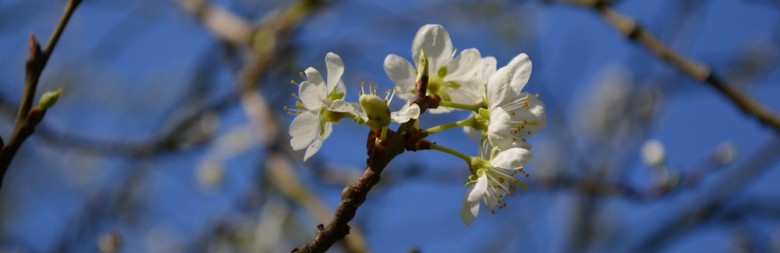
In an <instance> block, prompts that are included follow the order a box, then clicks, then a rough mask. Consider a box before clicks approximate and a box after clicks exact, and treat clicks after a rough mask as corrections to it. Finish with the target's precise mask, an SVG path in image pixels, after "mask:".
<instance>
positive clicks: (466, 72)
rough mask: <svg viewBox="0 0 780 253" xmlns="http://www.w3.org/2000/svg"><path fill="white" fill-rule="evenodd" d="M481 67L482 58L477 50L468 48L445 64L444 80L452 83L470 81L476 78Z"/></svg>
mask: <svg viewBox="0 0 780 253" xmlns="http://www.w3.org/2000/svg"><path fill="white" fill-rule="evenodd" d="M481 65H482V56H481V55H480V54H479V50H477V49H474V48H469V49H466V50H463V51H462V52H460V55H458V57H455V59H453V60H452V61H450V62H449V63H448V64H447V76H446V80H453V81H466V80H472V79H475V78H476V77H477V72H479V71H480V70H481V69H480V67H481Z"/></svg>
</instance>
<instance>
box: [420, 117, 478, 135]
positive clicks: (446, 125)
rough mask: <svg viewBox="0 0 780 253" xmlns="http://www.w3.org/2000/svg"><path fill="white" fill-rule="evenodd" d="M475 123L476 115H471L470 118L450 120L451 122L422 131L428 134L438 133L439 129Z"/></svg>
mask: <svg viewBox="0 0 780 253" xmlns="http://www.w3.org/2000/svg"><path fill="white" fill-rule="evenodd" d="M473 123H474V117H469V118H468V119H464V120H459V121H455V122H450V123H446V124H441V125H438V126H434V127H431V128H428V129H425V130H423V131H422V132H423V133H426V134H432V133H437V132H439V131H442V130H446V129H450V128H453V127H461V126H470V125H472V124H473Z"/></svg>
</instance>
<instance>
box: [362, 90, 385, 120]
mask: <svg viewBox="0 0 780 253" xmlns="http://www.w3.org/2000/svg"><path fill="white" fill-rule="evenodd" d="M360 106H361V107H363V111H364V112H365V113H366V116H368V121H367V122H366V124H367V125H369V126H370V127H373V128H381V127H386V126H388V125H390V119H391V118H390V108H388V107H387V102H386V101H385V100H384V99H382V98H380V97H379V96H377V95H373V94H363V95H360Z"/></svg>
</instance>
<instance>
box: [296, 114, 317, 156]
mask: <svg viewBox="0 0 780 253" xmlns="http://www.w3.org/2000/svg"><path fill="white" fill-rule="evenodd" d="M319 128H320V117H319V116H318V115H317V114H314V113H312V112H309V111H304V112H302V113H301V114H299V115H298V116H295V118H294V119H293V121H292V123H290V130H289V133H290V136H291V137H292V138H291V139H290V146H292V148H293V150H301V149H304V148H306V147H308V146H309V144H311V143H312V141H314V139H315V138H316V137H317V133H318V132H319V131H320V129H319Z"/></svg>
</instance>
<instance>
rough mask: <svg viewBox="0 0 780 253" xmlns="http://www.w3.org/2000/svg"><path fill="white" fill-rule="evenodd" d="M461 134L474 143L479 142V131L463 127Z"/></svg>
mask: <svg viewBox="0 0 780 253" xmlns="http://www.w3.org/2000/svg"><path fill="white" fill-rule="evenodd" d="M463 133H465V134H466V136H468V137H469V138H471V139H472V140H474V142H479V130H477V129H475V128H473V127H470V126H465V127H463Z"/></svg>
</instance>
